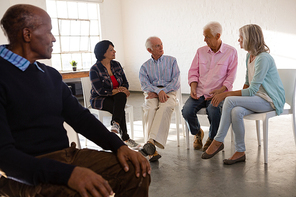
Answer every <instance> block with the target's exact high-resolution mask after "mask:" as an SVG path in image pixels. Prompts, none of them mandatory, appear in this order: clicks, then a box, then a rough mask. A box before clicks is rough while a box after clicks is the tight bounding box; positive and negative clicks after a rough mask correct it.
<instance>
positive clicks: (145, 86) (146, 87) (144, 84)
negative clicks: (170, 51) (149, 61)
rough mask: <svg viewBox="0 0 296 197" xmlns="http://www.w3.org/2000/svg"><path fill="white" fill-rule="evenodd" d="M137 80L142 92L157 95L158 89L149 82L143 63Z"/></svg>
mask: <svg viewBox="0 0 296 197" xmlns="http://www.w3.org/2000/svg"><path fill="white" fill-rule="evenodd" d="M139 79H140V83H141V88H142V90H143V91H144V92H156V93H157V91H160V90H159V88H157V87H156V86H153V84H152V83H151V82H150V79H149V75H148V70H147V65H146V63H144V64H143V65H142V66H141V68H140V72H139Z"/></svg>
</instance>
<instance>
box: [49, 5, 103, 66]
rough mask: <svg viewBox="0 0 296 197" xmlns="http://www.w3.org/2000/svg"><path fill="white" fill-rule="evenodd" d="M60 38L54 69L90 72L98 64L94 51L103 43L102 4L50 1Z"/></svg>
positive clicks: (55, 34)
mask: <svg viewBox="0 0 296 197" xmlns="http://www.w3.org/2000/svg"><path fill="white" fill-rule="evenodd" d="M46 7H47V12H48V13H49V15H50V17H51V19H52V34H53V35H54V36H55V38H56V42H55V43H54V47H53V53H52V59H51V60H52V66H53V67H54V68H56V69H57V70H60V71H69V70H72V67H71V64H70V62H71V61H72V60H75V61H76V62H77V69H78V70H88V69H89V68H90V67H91V66H92V65H93V64H94V62H95V61H96V58H95V55H94V53H93V50H94V47H95V45H96V43H97V42H99V41H100V9H99V4H98V3H92V2H78V1H64V0H46Z"/></svg>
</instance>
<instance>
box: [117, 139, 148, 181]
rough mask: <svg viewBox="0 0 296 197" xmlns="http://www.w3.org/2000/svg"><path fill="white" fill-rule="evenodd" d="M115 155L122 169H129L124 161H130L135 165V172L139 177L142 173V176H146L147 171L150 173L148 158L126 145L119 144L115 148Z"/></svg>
mask: <svg viewBox="0 0 296 197" xmlns="http://www.w3.org/2000/svg"><path fill="white" fill-rule="evenodd" d="M117 157H118V160H119V163H120V164H121V165H122V167H123V169H124V171H126V172H127V171H129V166H128V164H127V162H126V161H128V160H129V161H131V162H132V164H133V165H134V167H135V173H136V176H137V177H140V174H141V173H142V176H143V177H146V176H147V173H148V174H150V173H151V168H150V164H149V162H148V160H147V159H146V158H145V157H144V156H143V155H142V154H141V153H139V152H136V151H133V150H131V149H130V148H128V147H127V146H125V145H124V146H121V147H120V148H119V149H118V150H117Z"/></svg>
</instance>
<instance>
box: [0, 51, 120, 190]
mask: <svg viewBox="0 0 296 197" xmlns="http://www.w3.org/2000/svg"><path fill="white" fill-rule="evenodd" d="M38 66H39V67H40V68H41V69H42V70H43V71H45V72H42V71H40V70H39V69H38V68H37V67H36V65H34V64H31V65H29V67H28V68H27V69H26V70H25V71H21V70H20V69H18V68H17V67H15V66H14V65H13V64H11V63H9V62H8V61H6V60H4V59H3V58H1V57H0V170H2V171H3V172H5V173H6V175H7V176H8V178H11V179H14V180H17V181H20V182H23V183H26V184H32V185H37V184H39V183H54V184H67V182H68V179H69V177H70V175H71V173H72V171H73V169H74V167H75V166H71V165H68V164H63V163H60V162H57V161H54V160H50V159H37V158H35V157H34V156H38V155H42V154H46V153H50V152H53V151H57V150H61V149H64V148H67V147H69V141H68V137H67V133H66V130H65V129H64V127H63V122H64V121H66V122H67V123H68V124H69V125H71V126H72V127H73V128H74V130H75V131H76V132H78V133H81V134H82V135H84V136H85V137H87V138H88V139H91V140H92V141H93V142H95V143H96V144H97V145H99V146H101V147H102V148H103V149H106V150H112V151H113V152H116V151H117V149H118V148H119V147H120V146H122V145H123V144H124V143H123V142H122V141H121V140H120V139H119V138H118V137H117V136H116V135H115V134H114V133H112V132H109V131H108V130H107V129H106V127H105V126H104V125H103V124H102V123H101V122H99V121H98V120H97V119H96V118H95V117H94V116H93V115H92V114H90V112H89V111H88V110H87V109H85V108H83V107H82V106H81V105H80V104H79V102H78V101H77V99H76V98H75V97H74V96H73V95H72V94H71V92H70V90H69V88H68V86H67V85H66V84H65V83H63V81H62V77H61V75H60V74H59V72H58V71H56V70H55V69H54V68H52V67H49V66H46V65H44V64H41V63H38Z"/></svg>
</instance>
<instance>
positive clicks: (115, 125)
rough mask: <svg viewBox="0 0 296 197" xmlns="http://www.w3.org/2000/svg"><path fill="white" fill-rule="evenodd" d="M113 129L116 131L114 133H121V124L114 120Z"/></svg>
mask: <svg viewBox="0 0 296 197" xmlns="http://www.w3.org/2000/svg"><path fill="white" fill-rule="evenodd" d="M111 131H112V132H114V133H117V134H119V131H120V126H119V124H118V123H117V122H115V121H112V127H111Z"/></svg>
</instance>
